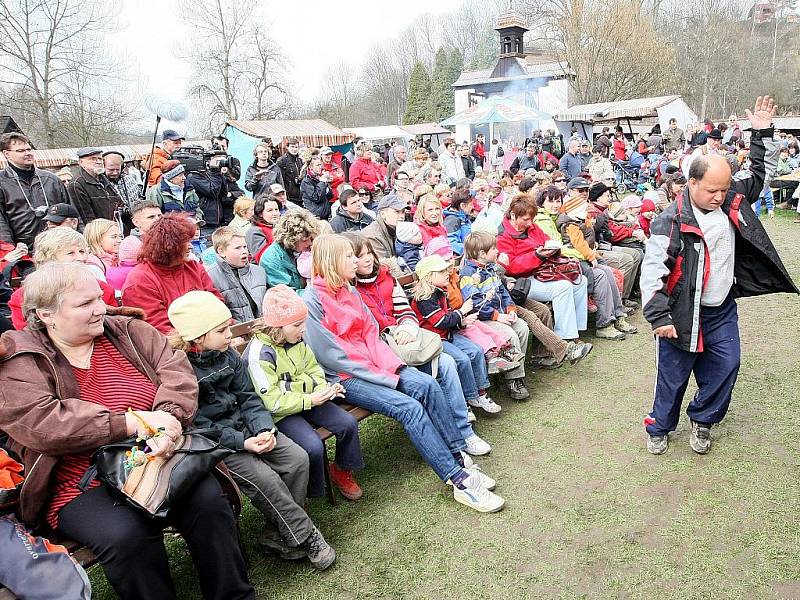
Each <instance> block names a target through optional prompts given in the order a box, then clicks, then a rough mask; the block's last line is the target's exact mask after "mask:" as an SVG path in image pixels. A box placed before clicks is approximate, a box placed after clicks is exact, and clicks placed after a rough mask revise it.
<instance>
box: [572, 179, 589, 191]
mask: <svg viewBox="0 0 800 600" xmlns="http://www.w3.org/2000/svg"><path fill="white" fill-rule="evenodd" d="M567 189H568V190H588V189H589V182H588V181H586V180H585V179H584V178H583V177H573V178H572V179H570V180H569V183H568V184H567Z"/></svg>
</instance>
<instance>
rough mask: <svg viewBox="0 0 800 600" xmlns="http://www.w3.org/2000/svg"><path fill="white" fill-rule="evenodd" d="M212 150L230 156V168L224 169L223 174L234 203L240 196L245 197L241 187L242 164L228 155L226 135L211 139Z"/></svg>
mask: <svg viewBox="0 0 800 600" xmlns="http://www.w3.org/2000/svg"><path fill="white" fill-rule="evenodd" d="M211 148H212V149H213V150H222V151H223V152H224V153H225V154H226V155H227V156H228V166H227V167H222V170H221V173H222V175H223V176H224V177H225V180H226V182H227V183H228V196H230V198H231V200H232V201H233V202H236V199H237V198H239V197H240V196H244V192H243V191H242V188H240V187H239V178H240V177H241V176H242V163H241V162H239V159H238V158H236V157H235V156H231V155H230V154H228V138H226V137H225V136H224V135H216V136H214V137H213V138H211Z"/></svg>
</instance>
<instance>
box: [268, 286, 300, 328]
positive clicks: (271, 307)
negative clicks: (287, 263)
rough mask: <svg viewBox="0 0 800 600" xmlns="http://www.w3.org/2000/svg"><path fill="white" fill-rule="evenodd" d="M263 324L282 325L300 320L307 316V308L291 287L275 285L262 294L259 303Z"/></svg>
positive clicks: (269, 325) (270, 325)
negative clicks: (262, 298)
mask: <svg viewBox="0 0 800 600" xmlns="http://www.w3.org/2000/svg"><path fill="white" fill-rule="evenodd" d="M261 311H262V313H263V315H264V316H263V317H262V319H263V321H264V325H266V326H267V327H283V326H284V325H291V324H292V323H297V322H298V321H302V320H303V319H305V318H306V317H307V316H308V309H307V308H306V305H305V303H304V302H303V301H302V300H301V299H300V296H298V295H297V292H295V291H294V290H293V289H292V288H290V287H289V286H288V285H283V284H280V285H276V286H275V287H271V288H269V289H268V290H267V293H266V294H264V301H263V302H262V303H261Z"/></svg>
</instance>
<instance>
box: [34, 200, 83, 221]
mask: <svg viewBox="0 0 800 600" xmlns="http://www.w3.org/2000/svg"><path fill="white" fill-rule="evenodd" d="M43 218H44V220H45V221H50V222H51V223H55V224H57V225H60V224H61V223H63V222H64V221H66V220H67V219H80V218H81V216H80V215H79V214H78V211H77V210H75V207H74V206H72V205H71V204H66V203H64V202H60V203H58V204H53V206H51V207H50V208H48V209H47V214H45V216H44V217H43Z"/></svg>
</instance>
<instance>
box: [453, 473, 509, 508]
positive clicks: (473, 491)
mask: <svg viewBox="0 0 800 600" xmlns="http://www.w3.org/2000/svg"><path fill="white" fill-rule="evenodd" d="M471 478H472V476H470V477H468V478H467V480H469V479H471ZM453 498H454V499H455V501H456V502H460V503H461V504H464V505H465V506H469V507H470V508H472V509H473V510H477V511H478V512H482V513H493V512H497V511H499V510H501V509H502V508H503V506H504V505H505V503H506V501H505V500H504V499H503V498H501V497H500V496H498V495H497V494H495V493H493V492H491V491H489V490H487V489H486V488H485V487H481V486H475V487H465V488H464V489H461V488H459V487H456V486H453Z"/></svg>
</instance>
